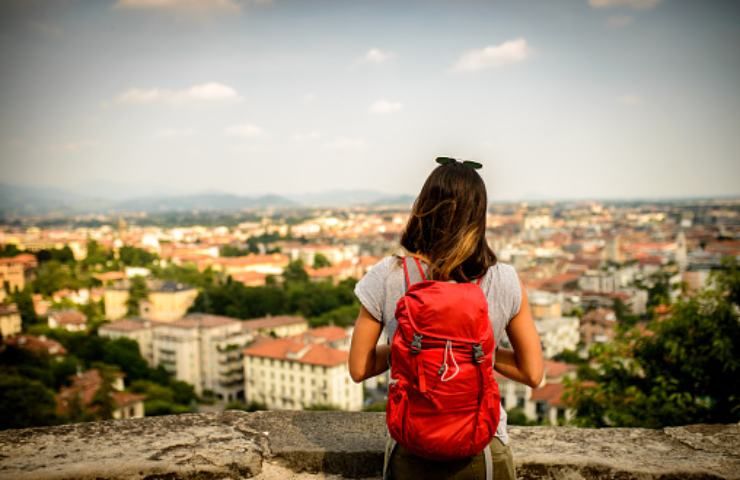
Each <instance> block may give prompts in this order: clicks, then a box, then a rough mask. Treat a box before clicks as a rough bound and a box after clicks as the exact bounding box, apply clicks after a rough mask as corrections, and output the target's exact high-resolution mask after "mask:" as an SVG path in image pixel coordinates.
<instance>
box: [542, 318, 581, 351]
mask: <svg viewBox="0 0 740 480" xmlns="http://www.w3.org/2000/svg"><path fill="white" fill-rule="evenodd" d="M534 324H535V327H536V328H537V333H539V335H540V342H541V343H542V352H543V355H544V356H545V358H552V357H554V356H555V355H557V354H558V353H560V352H562V351H563V350H576V348H577V347H578V341H579V340H580V333H579V326H580V325H579V322H578V317H551V318H541V319H537V320H535V321H534Z"/></svg>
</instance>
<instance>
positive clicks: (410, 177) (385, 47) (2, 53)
mask: <svg viewBox="0 0 740 480" xmlns="http://www.w3.org/2000/svg"><path fill="white" fill-rule="evenodd" d="M0 9H2V12H1V13H0V36H1V37H2V42H0V79H1V80H0V159H1V160H0V183H7V184H15V185H32V186H56V187H61V188H67V189H75V190H76V191H77V192H78V193H86V192H88V193H91V194H93V195H100V194H101V193H105V192H106V191H107V192H113V191H115V190H120V191H130V192H136V193H141V194H144V193H146V194H154V193H164V194H170V193H195V192H203V191H218V192H230V193H237V194H242V195H257V194H265V193H275V194H295V193H304V192H318V191H326V190H346V189H359V190H376V191H381V192H387V193H389V194H411V195H415V194H416V193H417V192H418V189H419V188H420V186H421V184H422V182H423V180H424V178H425V177H426V175H427V174H428V173H429V172H430V171H431V169H432V168H434V166H435V165H436V164H435V163H434V161H433V159H434V157H436V156H437V155H449V156H455V157H458V158H470V159H475V160H478V161H480V162H481V163H483V164H484V168H483V170H481V174H482V176H483V178H484V179H485V181H486V184H487V186H488V192H489V197H490V199H491V200H493V201H495V200H506V199H520V198H534V199H537V198H588V197H591V198H635V197H637V198H665V197H692V196H714V195H723V196H726V195H740V181H738V180H740V135H738V132H739V131H740V113H739V112H740V55H738V53H737V46H738V45H740V2H727V1H719V0H710V1H705V2H695V1H691V0H577V1H565V0H557V1H555V0H553V1H547V2H538V1H530V0H518V1H517V0H502V1H496V2H494V1H479V0H467V1H453V0H432V1H407V2H393V1H376V2H370V1H356V2H342V1H316V2H302V1H298V0H292V1H291V0H272V1H269V0H212V1H205V0H110V1H83V0H56V1H44V0H12V1H5V2H3V3H2V4H0Z"/></svg>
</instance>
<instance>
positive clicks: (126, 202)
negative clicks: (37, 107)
mask: <svg viewBox="0 0 740 480" xmlns="http://www.w3.org/2000/svg"><path fill="white" fill-rule="evenodd" d="M111 186H113V184H111ZM117 187H118V188H115V189H114V190H116V191H115V192H111V195H108V196H104V195H103V192H104V190H101V189H99V188H98V189H95V190H94V191H95V192H97V194H96V195H91V194H87V195H85V194H80V193H77V191H84V192H86V193H87V192H88V191H87V190H86V189H80V190H70V189H63V188H56V187H32V186H16V185H8V184H0V216H3V217H16V216H34V215H59V216H66V215H77V214H87V213H111V212H133V211H136V212H149V213H154V212H167V211H192V210H204V211H209V210H214V211H215V210H242V209H252V208H269V207H275V208H300V207H342V206H359V205H368V206H385V205H387V206H397V205H403V206H408V205H411V204H412V203H413V201H414V197H412V196H410V195H392V194H388V193H384V192H378V191H374V190H330V191H326V192H316V193H305V194H293V195H287V196H283V195H270V194H268V195H255V196H247V195H235V194H230V193H221V192H203V193H197V194H171V193H164V194H156V193H154V194H149V195H137V194H136V193H135V192H141V191H143V190H142V189H139V190H134V189H132V193H134V194H133V195H131V196H130V197H129V198H125V199H122V198H120V196H121V190H120V185H118V186H117ZM149 191H151V190H149Z"/></svg>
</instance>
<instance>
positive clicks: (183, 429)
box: [0, 410, 740, 480]
mask: <svg viewBox="0 0 740 480" xmlns="http://www.w3.org/2000/svg"><path fill="white" fill-rule="evenodd" d="M384 428H385V423H384V414H382V413H347V412H290V411H282V412H256V413H245V412H240V411H236V410H230V411H226V412H223V413H203V414H182V415H168V416H163V417H147V418H137V419H127V420H110V421H106V422H90V423H79V424H73V425H63V426H58V427H44V428H28V429H20V430H5V431H1V432H0V479H14V480H26V479H29V480H30V479H33V480H39V479H40V480H47V479H48V480H52V479H53V480H57V479H59V480H61V479H80V480H86V479H111V480H114V479H116V480H117V479H150V480H153V479H172V480H175V479H243V478H256V479H258V480H260V479H261V480H273V479H288V478H295V479H314V478H338V479H339V478H378V477H379V475H380V469H381V466H382V456H383V446H384V432H385V430H384ZM509 435H510V438H511V442H510V445H511V448H512V451H513V454H514V459H515V462H516V468H517V476H518V477H519V478H521V479H530V478H532V479H534V478H538V479H539V478H547V479H553V480H556V479H558V480H559V479H563V480H565V479H568V480H578V479H586V478H609V479H663V480H667V479H700V478H701V479H704V478H707V479H740V424H732V425H689V426H684V427H672V428H664V429H661V430H650V429H629V428H610V429H580V428H573V427H510V428H509Z"/></svg>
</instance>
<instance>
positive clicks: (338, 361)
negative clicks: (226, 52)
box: [243, 327, 363, 411]
mask: <svg viewBox="0 0 740 480" xmlns="http://www.w3.org/2000/svg"><path fill="white" fill-rule="evenodd" d="M337 328H338V327H326V328H325V329H315V330H309V331H308V332H305V333H303V334H300V335H296V336H293V337H289V338H279V339H261V340H259V341H257V342H255V344H253V345H251V346H249V347H247V348H245V349H244V350H243V352H244V378H245V379H246V381H245V385H244V391H245V394H246V395H245V397H246V401H247V402H260V403H264V404H265V405H266V406H267V408H270V409H288V410H301V409H303V408H306V407H309V406H312V405H332V406H335V407H338V408H341V409H343V410H353V411H357V410H361V409H362V396H363V387H362V384H358V383H355V382H353V381H352V379H351V378H350V376H349V371H348V369H347V359H348V356H349V354H348V353H347V351H346V350H343V349H340V348H334V347H333V346H332V344H333V345H339V346H340V347H341V346H342V345H344V344H346V343H345V342H346V340H345V338H339V335H336V334H337V333H338V331H337V330H336V329H337ZM340 330H341V329H340ZM344 337H347V335H346V332H345V335H344Z"/></svg>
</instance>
